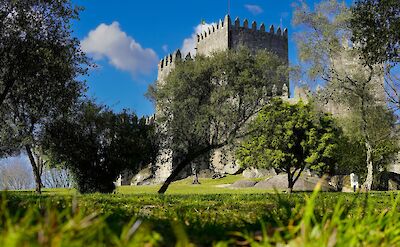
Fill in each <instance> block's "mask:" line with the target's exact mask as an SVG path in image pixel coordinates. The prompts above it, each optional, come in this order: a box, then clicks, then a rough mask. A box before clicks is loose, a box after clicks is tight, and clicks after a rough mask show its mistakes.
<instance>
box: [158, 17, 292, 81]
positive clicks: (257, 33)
mask: <svg viewBox="0 0 400 247" xmlns="http://www.w3.org/2000/svg"><path fill="white" fill-rule="evenodd" d="M204 29H205V30H202V32H200V33H199V34H197V44H196V55H203V56H210V55H212V54H213V53H214V52H216V51H225V50H230V49H233V50H234V49H239V48H240V47H242V46H245V47H247V48H248V49H250V50H251V51H253V52H254V53H255V52H257V51H258V50H269V51H271V52H274V53H276V54H277V55H278V56H279V57H281V58H282V59H284V60H285V61H288V30H287V29H286V28H285V29H284V30H283V31H282V29H281V27H278V29H275V27H274V25H271V26H270V27H269V30H267V28H266V26H265V24H264V23H261V24H260V25H258V24H257V22H256V21H253V22H252V23H251V24H250V23H249V21H248V20H247V19H244V20H243V22H241V21H240V19H239V17H237V18H236V19H235V21H234V22H232V21H231V18H230V16H229V15H226V16H225V18H224V19H223V20H222V19H220V20H219V21H218V22H217V23H214V24H212V25H211V26H209V27H204ZM193 58H194V57H192V56H191V54H190V53H189V54H188V55H187V56H186V57H185V58H183V54H182V53H181V51H180V50H177V51H176V52H174V53H172V54H168V55H167V56H165V57H164V58H163V59H161V61H160V62H159V65H158V71H159V73H158V80H160V81H162V80H163V79H164V78H165V77H166V76H167V75H168V74H169V73H170V71H171V70H172V69H173V68H174V67H175V63H176V62H177V61H179V60H184V61H185V60H187V59H193Z"/></svg>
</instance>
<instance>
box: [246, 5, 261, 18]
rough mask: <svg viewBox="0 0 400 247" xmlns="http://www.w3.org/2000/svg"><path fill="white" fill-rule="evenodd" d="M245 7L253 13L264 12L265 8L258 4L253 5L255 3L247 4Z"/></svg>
mask: <svg viewBox="0 0 400 247" xmlns="http://www.w3.org/2000/svg"><path fill="white" fill-rule="evenodd" d="M244 7H245V8H246V9H247V10H248V11H249V12H250V13H252V14H253V15H258V14H261V13H262V12H264V10H263V9H262V8H261V7H260V6H258V5H253V4H246V5H244Z"/></svg>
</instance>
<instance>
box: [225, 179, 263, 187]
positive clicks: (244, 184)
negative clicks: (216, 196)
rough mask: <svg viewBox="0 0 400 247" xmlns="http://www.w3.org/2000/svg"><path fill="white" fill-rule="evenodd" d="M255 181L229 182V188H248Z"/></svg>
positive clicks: (252, 185)
mask: <svg viewBox="0 0 400 247" xmlns="http://www.w3.org/2000/svg"><path fill="white" fill-rule="evenodd" d="M256 183H257V182H255V181H250V180H239V181H236V182H234V183H233V184H231V186H229V187H231V188H249V187H254V185H256Z"/></svg>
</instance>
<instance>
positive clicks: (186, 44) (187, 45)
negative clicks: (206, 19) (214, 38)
mask: <svg viewBox="0 0 400 247" xmlns="http://www.w3.org/2000/svg"><path fill="white" fill-rule="evenodd" d="M212 25H214V26H216V25H217V24H216V23H215V22H213V23H211V24H208V23H205V24H203V25H202V24H199V25H197V26H196V27H194V32H193V33H192V35H191V36H190V37H189V38H186V39H184V40H183V44H182V49H181V52H182V54H183V56H186V55H187V54H188V53H189V52H190V54H191V55H196V49H195V48H196V44H197V34H200V33H202V32H205V31H206V30H208V28H209V27H210V28H211V27H212Z"/></svg>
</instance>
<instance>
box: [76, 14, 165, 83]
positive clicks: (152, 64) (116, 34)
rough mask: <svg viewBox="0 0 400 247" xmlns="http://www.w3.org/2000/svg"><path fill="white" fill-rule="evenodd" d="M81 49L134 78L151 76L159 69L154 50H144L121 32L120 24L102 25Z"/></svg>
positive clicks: (92, 32)
mask: <svg viewBox="0 0 400 247" xmlns="http://www.w3.org/2000/svg"><path fill="white" fill-rule="evenodd" d="M81 47H82V50H83V51H84V52H86V53H88V54H90V55H92V56H93V58H94V59H95V60H102V59H107V60H108V62H109V63H110V64H111V65H112V66H114V67H115V68H117V69H119V70H122V71H126V72H129V73H130V74H131V75H132V76H134V77H136V76H138V75H147V74H150V73H151V72H152V71H153V70H154V69H155V68H157V63H158V57H157V54H156V53H155V52H154V50H152V49H149V48H143V47H142V46H141V45H140V44H139V43H138V42H136V41H135V39H133V38H132V37H130V36H128V35H127V34H126V33H125V32H124V31H122V30H121V28H120V25H119V23H118V22H113V23H112V24H111V25H107V24H104V23H103V24H100V25H99V26H98V27H97V28H96V29H94V30H92V31H90V32H89V34H88V36H87V37H86V38H84V39H83V40H82V42H81Z"/></svg>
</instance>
